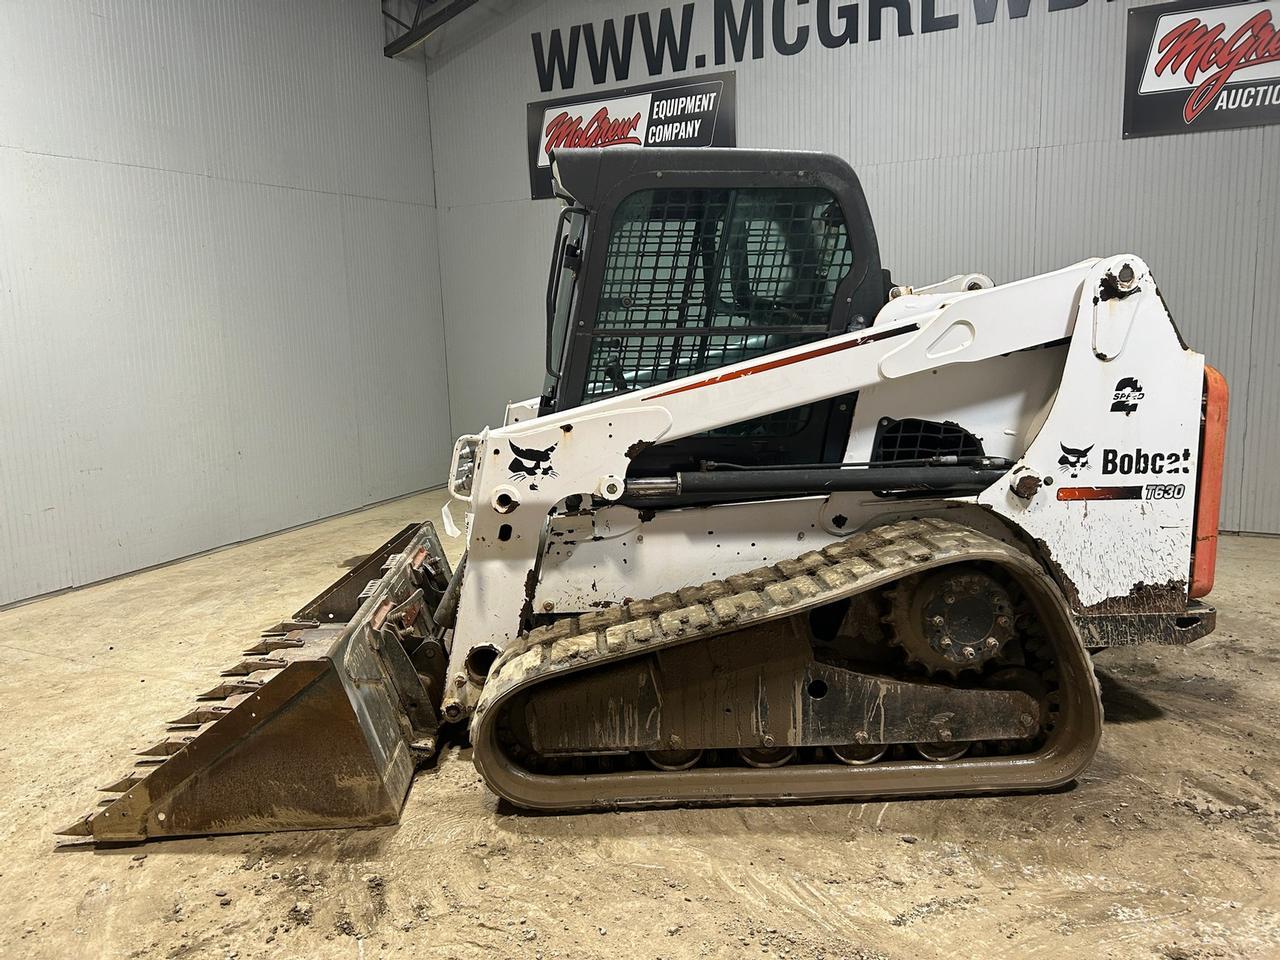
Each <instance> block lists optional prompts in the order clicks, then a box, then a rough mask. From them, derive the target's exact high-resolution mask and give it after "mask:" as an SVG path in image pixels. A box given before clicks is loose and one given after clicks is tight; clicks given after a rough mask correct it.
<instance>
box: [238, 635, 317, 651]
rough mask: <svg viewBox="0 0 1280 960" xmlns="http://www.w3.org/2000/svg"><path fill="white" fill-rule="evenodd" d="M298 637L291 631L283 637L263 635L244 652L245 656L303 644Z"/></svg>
mask: <svg viewBox="0 0 1280 960" xmlns="http://www.w3.org/2000/svg"><path fill="white" fill-rule="evenodd" d="M304 642H305V641H303V640H302V639H301V638H300V637H295V636H294V635H293V634H292V633H290V634H286V635H285V636H283V637H263V638H262V639H261V640H259V641H258V642H257V643H255V644H254V645H253V646H252V647H250V648H249V649H248V650H246V651H245V652H244V655H245V656H246V657H256V656H259V655H261V654H264V653H271V652H272V651H273V650H285V649H288V648H290V647H300V646H302V645H303V643H304Z"/></svg>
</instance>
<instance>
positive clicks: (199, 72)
mask: <svg viewBox="0 0 1280 960" xmlns="http://www.w3.org/2000/svg"><path fill="white" fill-rule="evenodd" d="M382 39H383V28H382V22H381V17H380V13H379V10H378V6H377V4H376V3H372V2H370V0H323V2H321V0H288V2H285V0H277V2H261V0H219V2H217V3H154V2H145V0H101V2H92V3H87V2H71V0H63V2H49V3H18V2H5V3H0V603H3V602H8V601H12V600H16V599H19V598H23V597H28V596H32V595H36V594H40V593H43V592H45V591H49V590H54V589H58V588H61V587H65V586H69V585H75V584H81V583H86V582H91V581H93V580H97V579H101V578H103V577H107V576H111V575H114V574H118V573H121V572H124V571H128V570H133V569H137V568H139V567H144V566H147V565H150V564H154V563H158V562H162V561H165V560H169V559H173V558H175V557H180V556H184V555H187V554H190V553H193V552H196V551H200V550H202V549H206V548H209V547H213V546H217V545H220V544H225V543H228V542H233V541H236V540H240V539H244V538H246V537H250V536H254V535H258V534H262V533H266V532H269V531H272V530H277V529H281V528H284V527H288V526H291V525H294V524H297V523H301V522H304V521H309V520H314V519H316V518H319V517H323V516H327V515H331V514H334V513H338V512H341V511H343V510H347V509H350V508H353V507H357V506H360V505H362V504H366V503H370V502H373V501H377V500H381V499H385V498H387V497H391V496H394V495H397V494H402V493H406V492H409V491H412V490H415V489H420V488H422V487H424V486H429V485H432V484H434V483H436V482H438V481H439V480H440V479H441V478H442V476H443V473H444V471H445V469H446V462H447V456H448V452H449V446H450V441H451V432H452V431H451V430H450V427H449V419H448V398H447V384H446V373H445V358H444V355H443V351H442V349H441V342H442V338H443V328H442V318H441V307H440V296H439V280H438V257H437V245H436V225H435V209H434V203H435V198H434V196H433V191H432V180H431V175H430V151H431V142H430V131H429V126H428V113H427V95H426V83H425V78H424V76H423V72H422V68H421V66H420V65H417V64H408V63H397V62H393V61H388V60H386V59H384V58H383V56H382Z"/></svg>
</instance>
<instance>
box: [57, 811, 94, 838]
mask: <svg viewBox="0 0 1280 960" xmlns="http://www.w3.org/2000/svg"><path fill="white" fill-rule="evenodd" d="M91 819H93V814H89V815H88V816H84V817H81V818H80V819H79V820H77V821H75V822H74V823H72V824H69V825H68V826H65V827H63V828H62V829H61V830H55V831H54V833H55V834H56V835H57V836H59V837H91V836H93V827H91V826H90V825H89V821H90V820H91Z"/></svg>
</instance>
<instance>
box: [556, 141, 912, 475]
mask: <svg viewBox="0 0 1280 960" xmlns="http://www.w3.org/2000/svg"><path fill="white" fill-rule="evenodd" d="M552 170H553V178H554V185H555V190H556V193H557V194H558V195H559V196H560V197H561V198H562V200H563V201H564V203H565V206H564V207H563V208H562V210H561V213H560V218H559V221H558V224H557V228H556V231H557V234H556V242H555V248H554V250H555V253H554V256H553V258H552V264H551V273H550V277H549V278H548V284H547V355H546V366H547V379H546V387H545V389H544V392H543V397H542V404H541V409H540V413H542V414H548V413H554V412H558V411H563V410H569V409H572V408H573V407H577V406H580V405H581V404H584V403H591V402H593V401H596V400H602V399H604V398H606V397H612V396H616V395H618V394H621V393H627V392H629V391H632V390H639V389H643V388H645V387H651V386H654V385H655V384H659V383H664V382H666V381H669V380H675V379H679V378H681V377H687V376H691V375H693V374H698V373H703V372H705V371H708V370H714V369H716V368H718V367H723V366H726V365H728V364H733V363H738V362H740V361H743V360H749V359H751V358H753V357H758V356H762V355H765V354H769V353H774V352H776V351H778V350H783V349H786V348H788V347H795V346H798V345H800V344H805V343H811V342H813V341H817V340H823V339H825V338H827V337H833V336H837V335H839V334H843V333H847V332H849V331H851V330H857V329H860V328H862V327H866V326H869V325H870V323H871V321H872V319H873V318H874V317H875V315H876V313H877V312H878V311H879V310H880V308H881V307H882V306H883V305H884V303H885V301H886V294H887V278H886V276H885V275H884V274H883V273H882V271H881V267H880V253H879V249H878V247H877V244H876V235H875V229H874V227H873V225H872V222H871V214H870V212H869V211H868V209H867V203H866V199H865V197H864V196H863V192H862V186H861V184H860V183H859V182H858V178H857V175H856V174H855V173H854V172H853V170H852V169H851V168H850V167H849V165H848V164H847V163H845V162H844V161H843V160H840V159H838V158H836V157H832V156H829V155H826V154H819V153H801V152H795V151H780V150H736V149H687V148H686V149H680V148H657V149H654V148H645V149H639V148H635V149H628V148H616V147H615V148H607V149H577V150H570V151H564V152H560V153H557V154H555V156H554V157H553V165H552ZM854 399H855V397H854V396H852V395H850V396H846V397H838V398H835V399H833V400H826V401H822V402H819V403H812V404H806V405H804V406H800V407H795V408H792V409H790V410H785V411H781V412H778V413H774V414H771V415H769V416H766V417H760V418H758V419H755V420H749V421H745V422H743V423H739V424H734V425H732V426H729V427H725V428H722V429H719V430H715V431H713V432H712V433H710V434H708V435H704V436H701V437H690V438H686V439H684V440H676V441H672V442H669V443H664V444H660V445H658V446H656V447H653V448H652V449H650V450H647V451H645V452H644V453H643V454H641V455H640V456H639V457H638V458H636V460H635V461H634V462H633V464H632V468H631V471H630V473H631V475H652V474H656V473H668V472H670V471H671V470H673V469H689V468H692V467H694V466H696V465H698V464H699V463H701V462H704V461H708V460H712V461H722V462H728V463H734V464H741V465H749V466H763V465H773V464H797V463H834V462H839V461H840V459H841V456H842V454H843V452H844V449H845V444H846V442H847V440H848V436H849V425H850V421H851V420H852V417H853V405H854Z"/></svg>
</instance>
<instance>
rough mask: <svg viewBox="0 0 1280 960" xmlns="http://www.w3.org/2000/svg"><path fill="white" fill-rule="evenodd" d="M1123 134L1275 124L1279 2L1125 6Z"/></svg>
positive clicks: (1279, 84)
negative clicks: (1126, 25) (1125, 42)
mask: <svg viewBox="0 0 1280 960" xmlns="http://www.w3.org/2000/svg"><path fill="white" fill-rule="evenodd" d="M1128 40H1129V49H1128V59H1127V63H1126V70H1125V73H1126V82H1125V91H1124V135H1125V136H1126V137H1151V136H1158V135H1160V134H1164V133H1188V132H1193V131H1196V130H1222V129H1224V128H1227V127H1250V126H1255V125H1257V124H1263V123H1277V122H1280V0H1261V2H1254V3H1234V4H1227V5H1218V6H1206V5H1205V4H1204V3H1203V0H1200V2H1197V0H1177V2H1176V3H1162V4H1158V5H1156V6H1151V7H1136V8H1134V9H1132V10H1130V11H1129V37H1128Z"/></svg>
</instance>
